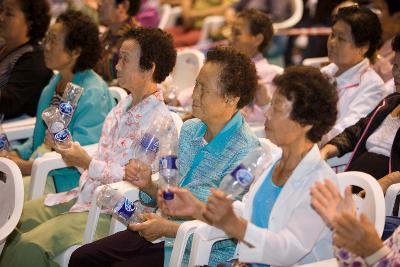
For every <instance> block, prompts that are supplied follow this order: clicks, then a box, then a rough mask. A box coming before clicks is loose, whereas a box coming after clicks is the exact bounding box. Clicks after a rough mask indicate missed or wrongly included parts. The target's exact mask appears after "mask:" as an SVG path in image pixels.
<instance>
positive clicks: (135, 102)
mask: <svg viewBox="0 0 400 267" xmlns="http://www.w3.org/2000/svg"><path fill="white" fill-rule="evenodd" d="M125 38H126V39H125V41H124V42H123V43H122V46H121V49H120V60H119V62H118V65H117V71H118V82H119V85H120V86H121V87H124V88H126V89H127V90H128V91H130V93H131V94H130V95H129V96H128V97H127V98H125V99H124V100H122V101H121V102H120V103H119V104H118V105H117V106H116V107H115V108H114V109H112V110H111V112H110V113H109V114H108V116H107V118H106V120H105V122H104V126H103V130H102V134H101V137H100V141H99V146H98V150H97V152H96V153H95V154H94V156H93V157H91V156H89V155H88V154H87V153H86V151H85V150H84V149H83V148H82V147H81V146H80V145H79V144H78V143H73V144H72V146H71V147H70V148H68V149H63V150H59V149H58V150H57V151H59V152H60V153H61V155H62V157H63V159H64V161H65V162H66V164H67V165H69V166H76V167H81V168H82V169H84V170H85V171H84V172H83V173H82V175H81V177H80V181H79V187H76V188H74V189H72V190H70V191H69V192H64V193H59V194H49V195H47V196H45V197H43V198H40V199H36V200H32V201H29V202H26V203H25V205H24V209H23V211H22V216H21V219H20V222H19V225H18V227H17V229H16V231H15V234H14V235H12V238H10V239H9V240H8V242H7V243H6V246H5V249H4V251H3V254H2V258H1V259H0V266H37V267H39V266H54V265H55V264H56V263H55V262H54V261H53V259H54V257H55V256H57V255H58V254H60V253H61V252H63V251H64V250H65V249H67V248H68V247H70V246H72V245H75V244H80V243H81V242H82V237H83V232H84V229H85V226H86V220H87V215H88V210H89V209H90V206H91V200H92V196H93V192H94V190H95V189H96V187H97V186H99V185H103V184H109V183H114V182H118V181H121V180H122V179H124V178H126V175H127V174H126V173H125V168H126V166H129V165H130V164H131V162H132V161H131V159H133V158H135V152H134V149H133V148H134V147H135V146H136V144H137V143H138V141H139V140H140V139H139V137H140V136H141V135H142V133H143V130H145V129H147V127H148V126H149V124H150V123H151V121H152V120H153V118H154V117H158V118H160V117H161V118H162V119H163V120H165V121H168V120H169V121H170V122H171V123H172V118H171V116H170V115H169V114H170V113H169V111H168V109H167V107H166V106H165V104H164V102H163V99H162V96H161V94H160V93H159V92H158V90H157V83H159V82H162V81H163V80H164V79H165V77H167V75H168V74H169V73H170V72H171V71H172V69H173V67H174V65H175V60H176V50H175V49H174V48H173V43H172V38H171V37H170V36H169V35H167V34H166V33H164V32H162V31H161V30H159V29H143V28H138V29H135V30H132V31H130V32H128V33H127V35H126V37H125ZM149 44H154V45H149ZM171 131H176V130H175V127H171ZM109 223H110V216H109V215H106V214H102V215H101V216H100V219H99V228H98V232H97V233H96V238H100V237H104V236H105V235H106V234H107V232H108V229H109V227H108V226H109Z"/></svg>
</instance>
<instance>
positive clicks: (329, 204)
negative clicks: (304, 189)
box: [310, 180, 355, 228]
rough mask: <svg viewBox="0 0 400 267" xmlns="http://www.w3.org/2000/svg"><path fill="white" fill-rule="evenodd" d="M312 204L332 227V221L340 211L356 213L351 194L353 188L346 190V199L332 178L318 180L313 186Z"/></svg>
mask: <svg viewBox="0 0 400 267" xmlns="http://www.w3.org/2000/svg"><path fill="white" fill-rule="evenodd" d="M310 193H311V206H312V207H313V208H314V210H315V211H316V212H317V213H318V214H319V215H320V216H321V218H322V219H323V220H324V222H325V223H326V224H327V225H328V226H329V227H330V228H332V227H333V225H332V222H333V219H334V218H335V216H337V215H338V213H339V212H342V211H347V212H349V213H355V205H354V201H353V198H352V195H351V188H350V187H347V188H346V190H345V197H344V199H343V198H342V196H341V195H340V193H339V190H338V188H337V187H336V185H335V184H334V183H332V182H331V181H330V180H325V183H321V182H319V181H317V182H316V183H315V185H314V186H313V187H312V188H311V191H310Z"/></svg>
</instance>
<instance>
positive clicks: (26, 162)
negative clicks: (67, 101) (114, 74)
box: [7, 11, 114, 192]
mask: <svg viewBox="0 0 400 267" xmlns="http://www.w3.org/2000/svg"><path fill="white" fill-rule="evenodd" d="M44 55H45V62H46V65H47V67H48V68H50V69H53V70H56V71H58V73H57V74H55V75H54V76H53V78H52V79H51V80H50V83H49V84H48V85H47V86H46V87H45V88H44V89H43V92H42V95H41V96H40V100H39V104H38V109H37V112H36V118H37V119H36V124H35V130H34V134H33V138H31V139H29V140H28V141H26V142H25V143H24V144H22V145H18V146H14V147H12V149H13V150H14V152H11V153H8V154H7V156H8V157H9V158H10V159H12V160H13V161H14V162H16V163H17V165H18V166H19V167H20V169H21V171H22V174H23V175H30V174H31V169H32V165H33V160H34V159H35V158H36V157H39V156H41V155H42V154H44V153H45V152H48V151H50V147H49V146H48V145H46V144H45V135H46V134H45V133H46V125H45V123H44V121H43V120H42V112H43V110H45V109H46V108H48V107H49V106H58V105H59V103H60V101H62V95H63V93H64V90H65V87H66V85H67V83H68V82H72V83H74V84H77V85H79V86H81V87H82V88H83V90H84V91H83V94H82V96H81V97H80V99H79V102H78V105H77V107H76V110H75V112H74V114H73V117H72V120H71V122H70V124H69V126H68V129H69V130H70V132H71V134H72V138H73V139H74V140H75V141H77V142H79V143H80V144H81V145H88V144H93V143H96V142H98V140H99V138H100V133H101V127H102V126H103V122H104V119H105V117H106V116H107V114H108V112H109V111H110V110H111V108H112V107H113V106H114V101H113V99H112V97H111V94H110V92H109V90H108V87H107V84H106V83H105V82H104V81H103V79H101V78H100V76H98V75H97V74H96V73H95V72H94V71H93V70H92V69H91V68H93V67H94V65H95V64H96V62H97V60H98V59H99V57H100V41H99V37H98V30H97V26H96V25H95V24H94V23H93V22H92V21H91V20H90V19H89V18H88V17H86V16H85V15H83V14H82V13H80V12H76V11H70V12H67V13H64V14H62V15H60V16H59V17H58V19H57V21H56V23H55V24H53V25H52V26H51V27H50V29H49V31H48V33H47V36H46V38H45V40H44ZM50 175H51V176H53V177H54V185H55V190H56V191H57V192H63V191H69V190H71V189H72V188H74V187H76V186H77V185H78V181H79V176H80V173H79V172H78V170H77V169H75V168H65V169H61V170H57V171H54V172H52V173H51V174H50ZM29 181H30V179H24V183H25V187H26V188H29V187H28V186H29V184H30V183H29ZM52 191H54V190H52Z"/></svg>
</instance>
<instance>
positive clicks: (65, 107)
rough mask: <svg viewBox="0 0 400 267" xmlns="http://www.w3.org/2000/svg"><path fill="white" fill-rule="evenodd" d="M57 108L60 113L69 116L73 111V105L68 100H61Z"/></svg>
mask: <svg viewBox="0 0 400 267" xmlns="http://www.w3.org/2000/svg"><path fill="white" fill-rule="evenodd" d="M58 108H59V110H60V112H61V114H63V115H66V116H69V117H71V116H72V114H73V113H74V107H73V106H72V105H71V104H70V103H68V102H61V104H60V105H59V107H58Z"/></svg>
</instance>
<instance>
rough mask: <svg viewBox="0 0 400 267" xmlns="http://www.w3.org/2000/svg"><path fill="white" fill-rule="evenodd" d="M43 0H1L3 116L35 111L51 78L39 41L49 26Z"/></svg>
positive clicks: (0, 99) (0, 103)
mask: <svg viewBox="0 0 400 267" xmlns="http://www.w3.org/2000/svg"><path fill="white" fill-rule="evenodd" d="M49 22H50V15H49V6H48V3H47V1H46V0H2V1H1V2H0V113H3V114H4V115H5V119H9V118H15V117H18V116H21V115H23V114H27V115H29V116H35V115H36V108H37V105H38V101H39V97H40V94H41V92H42V90H43V88H44V87H45V86H46V84H47V83H48V82H49V80H50V78H51V75H52V73H51V70H49V69H48V68H46V66H45V64H44V59H43V50H42V48H41V47H40V46H39V44H38V43H39V41H40V40H42V38H43V36H44V35H45V33H46V31H47V27H48V26H49Z"/></svg>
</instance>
